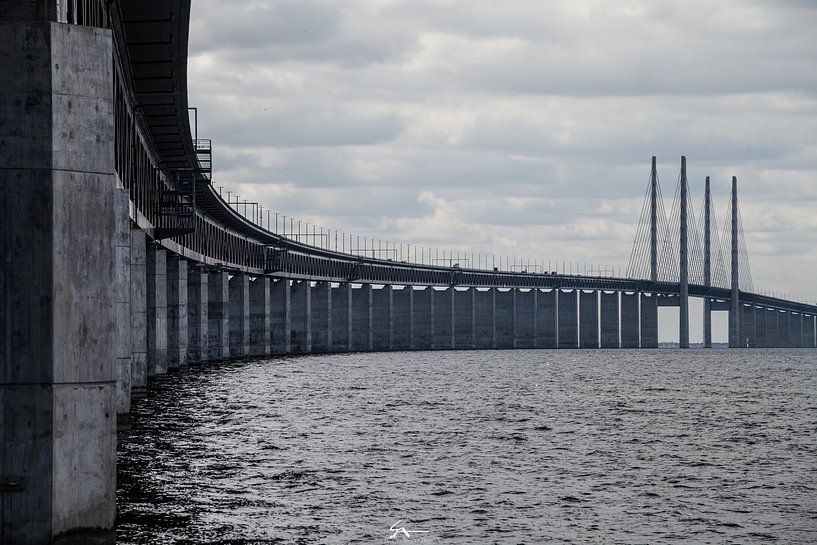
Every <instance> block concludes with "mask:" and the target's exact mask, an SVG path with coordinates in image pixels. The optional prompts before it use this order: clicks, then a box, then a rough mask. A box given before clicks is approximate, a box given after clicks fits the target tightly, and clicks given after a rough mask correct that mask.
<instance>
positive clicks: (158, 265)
mask: <svg viewBox="0 0 817 545" xmlns="http://www.w3.org/2000/svg"><path fill="white" fill-rule="evenodd" d="M147 312H148V314H147V318H148V378H152V377H155V376H156V375H164V374H167V251H166V250H163V249H162V248H160V247H158V246H157V245H156V244H155V243H154V244H149V245H148V249H147Z"/></svg>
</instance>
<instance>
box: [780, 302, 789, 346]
mask: <svg viewBox="0 0 817 545" xmlns="http://www.w3.org/2000/svg"><path fill="white" fill-rule="evenodd" d="M790 319H791V312H789V311H788V310H781V311H780V312H778V313H777V339H778V344H779V346H780V347H781V348H787V347H789V346H791V339H790V338H789V336H790V334H791V324H790V323H789V321H790Z"/></svg>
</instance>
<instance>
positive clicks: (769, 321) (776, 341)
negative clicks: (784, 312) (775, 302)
mask: <svg viewBox="0 0 817 545" xmlns="http://www.w3.org/2000/svg"><path fill="white" fill-rule="evenodd" d="M778 314H780V313H779V312H778V310H777V309H776V308H770V309H766V346H768V347H769V348H777V347H779V346H780V336H779V335H778V319H777V316H778Z"/></svg>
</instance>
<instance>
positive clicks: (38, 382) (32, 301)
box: [0, 2, 117, 545]
mask: <svg viewBox="0 0 817 545" xmlns="http://www.w3.org/2000/svg"><path fill="white" fill-rule="evenodd" d="M9 4H10V5H9ZM52 4H53V3H52ZM44 5H46V4H44V3H35V2H11V3H9V2H3V3H0V14H3V16H4V19H5V12H7V11H9V10H12V12H13V10H19V12H18V13H19V14H22V13H23V12H24V11H25V10H29V11H31V12H32V13H33V12H34V10H35V9H40V8H42V6H44ZM32 19H33V17H32ZM112 57H113V52H112V40H111V33H110V31H107V30H100V29H95V28H90V27H80V26H74V25H65V24H57V23H49V22H47V21H37V22H35V21H33V20H32V21H25V22H9V21H6V20H4V21H3V22H0V74H3V90H2V92H1V93H0V119H2V122H0V142H2V151H0V224H1V225H2V227H0V263H2V264H3V265H2V268H3V271H2V274H0V294H2V296H0V307H2V310H0V339H2V341H0V343H1V345H2V348H0V415H2V416H0V461H1V462H0V479H2V481H3V484H2V490H0V496H2V500H1V501H2V507H0V532H1V533H0V541H2V542H3V543H4V544H8V545H17V544H21V543H25V544H30V543H52V540H53V539H54V538H56V537H57V536H62V535H64V534H66V533H68V532H79V531H87V530H89V529H98V533H100V534H104V535H105V537H107V538H109V539H111V540H112V539H113V535H112V529H113V525H114V516H115V514H116V504H115V492H116V486H115V480H116V479H115V478H116V412H117V407H116V373H115V370H114V360H115V357H116V355H117V354H116V351H115V346H116V309H115V302H116V291H115V285H116V276H115V271H114V263H115V261H116V254H115V243H114V234H115V220H114V190H115V187H116V186H115V181H114V175H113V171H114V156H113V154H114V150H113V140H114V138H113V134H114V131H113V128H114V118H113V73H112V62H111V59H112ZM72 537H73V538H74V539H76V541H77V542H83V541H85V539H84V538H86V537H87V536H85V535H84V534H82V535H80V534H78V533H75V534H72ZM97 537H101V536H97Z"/></svg>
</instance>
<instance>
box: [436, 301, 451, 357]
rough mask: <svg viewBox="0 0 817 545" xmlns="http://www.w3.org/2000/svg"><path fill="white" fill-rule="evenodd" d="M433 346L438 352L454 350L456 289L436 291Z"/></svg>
mask: <svg viewBox="0 0 817 545" xmlns="http://www.w3.org/2000/svg"><path fill="white" fill-rule="evenodd" d="M432 346H433V347H434V348H435V349H437V350H450V349H452V348H454V288H445V289H441V290H435V293H434V334H433V337H432Z"/></svg>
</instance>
